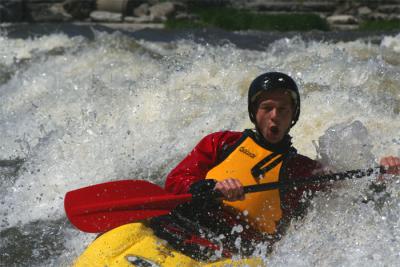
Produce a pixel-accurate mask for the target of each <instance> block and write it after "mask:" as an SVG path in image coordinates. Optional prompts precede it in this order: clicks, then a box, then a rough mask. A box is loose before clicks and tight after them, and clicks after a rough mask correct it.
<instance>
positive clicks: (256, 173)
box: [251, 152, 284, 179]
mask: <svg viewBox="0 0 400 267" xmlns="http://www.w3.org/2000/svg"><path fill="white" fill-rule="evenodd" d="M278 155H279V153H276V152H273V153H272V154H270V155H268V156H267V157H265V158H264V159H263V160H261V161H260V162H259V163H257V164H256V165H255V166H254V167H253V168H252V169H251V174H252V175H253V177H254V178H256V179H259V178H260V177H262V176H264V174H265V173H266V172H268V171H270V170H272V169H273V168H274V167H275V166H276V165H278V164H279V163H280V162H282V161H283V158H284V156H283V155H280V156H279V157H278V158H276V159H275V160H274V161H272V162H271V163H270V164H268V165H267V166H265V167H264V168H262V166H264V165H265V164H266V163H268V162H269V161H270V160H272V159H273V158H275V157H276V156H278Z"/></svg>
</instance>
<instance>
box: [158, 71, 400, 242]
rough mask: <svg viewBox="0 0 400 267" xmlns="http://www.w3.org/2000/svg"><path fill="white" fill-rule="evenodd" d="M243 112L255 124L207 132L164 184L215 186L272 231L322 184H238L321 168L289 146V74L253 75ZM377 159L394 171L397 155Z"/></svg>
mask: <svg viewBox="0 0 400 267" xmlns="http://www.w3.org/2000/svg"><path fill="white" fill-rule="evenodd" d="M248 112H249V117H250V120H251V122H252V123H254V125H255V129H252V130H250V129H247V130H245V131H243V132H235V131H222V132H216V133H212V134H209V135H207V136H206V137H204V138H203V139H202V140H201V141H200V142H199V143H198V144H197V145H196V147H195V148H194V149H193V150H192V151H191V152H190V153H189V155H187V156H186V157H185V158H184V159H183V160H182V161H181V162H180V163H179V164H178V165H177V166H176V167H175V168H174V169H173V170H172V171H171V172H170V173H169V175H168V176H167V180H166V184H165V188H166V190H167V191H169V192H171V193H175V194H181V193H187V192H190V193H192V194H194V195H204V194H210V193H211V192H212V191H213V190H218V191H220V192H221V193H222V195H223V197H224V199H225V200H226V201H224V207H225V210H229V211H232V212H233V214H239V215H240V218H241V219H243V220H245V221H247V222H248V223H249V225H250V226H251V227H253V228H254V229H256V230H257V231H260V232H263V233H268V234H272V235H275V234H277V233H281V232H282V229H284V228H285V226H286V225H287V223H288V221H290V219H291V218H293V217H294V216H299V215H301V212H302V211H303V208H302V205H303V204H304V201H302V199H303V196H304V195H305V194H313V193H314V192H316V191H318V190H320V189H321V188H322V187H323V185H310V186H304V187H302V188H293V189H291V190H270V191H265V192H260V193H252V194H247V195H244V194H243V186H244V185H251V184H256V183H268V182H276V181H280V182H285V181H291V180H302V179H306V178H307V177H310V176H312V175H315V174H317V173H321V172H323V166H322V165H321V164H320V163H318V162H317V161H315V160H312V159H310V158H308V157H306V156H303V155H301V154H299V153H297V151H296V149H295V148H294V147H293V146H292V142H291V136H290V135H289V131H290V129H291V128H292V127H293V126H294V125H295V124H296V123H297V121H298V119H299V115H300V95H299V90H298V87H297V85H296V83H295V81H294V80H293V79H292V78H291V77H290V76H288V75H286V74H284V73H280V72H268V73H264V74H262V75H260V76H258V77H257V78H255V79H254V80H253V82H252V83H251V84H250V87H249V91H248ZM380 164H381V165H383V166H385V167H387V168H388V172H389V173H391V174H397V175H398V174H400V159H399V158H398V157H384V158H382V159H381V161H380ZM207 201H208V200H207V199H204V202H207ZM193 212H194V213H195V212H196V210H194V211H193Z"/></svg>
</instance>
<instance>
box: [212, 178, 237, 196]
mask: <svg viewBox="0 0 400 267" xmlns="http://www.w3.org/2000/svg"><path fill="white" fill-rule="evenodd" d="M214 190H219V191H220V192H221V193H222V195H223V196H224V198H225V199H226V200H228V201H236V200H244V192H243V185H242V183H241V182H240V181H239V180H238V179H234V178H228V179H225V180H223V181H220V182H217V184H216V185H215V187H214Z"/></svg>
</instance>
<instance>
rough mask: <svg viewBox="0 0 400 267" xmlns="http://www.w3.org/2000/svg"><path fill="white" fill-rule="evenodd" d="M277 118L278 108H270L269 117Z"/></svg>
mask: <svg viewBox="0 0 400 267" xmlns="http://www.w3.org/2000/svg"><path fill="white" fill-rule="evenodd" d="M277 118H278V109H277V108H273V109H272V110H271V119H272V120H276V119H277Z"/></svg>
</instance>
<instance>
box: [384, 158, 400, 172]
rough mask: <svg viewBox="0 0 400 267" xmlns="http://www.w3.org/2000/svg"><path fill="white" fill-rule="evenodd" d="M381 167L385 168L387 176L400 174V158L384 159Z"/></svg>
mask: <svg viewBox="0 0 400 267" xmlns="http://www.w3.org/2000/svg"><path fill="white" fill-rule="evenodd" d="M380 164H381V166H383V167H385V171H386V172H385V173H387V174H394V175H399V174H400V158H399V157H393V156H389V157H384V158H382V159H381V161H380Z"/></svg>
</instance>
